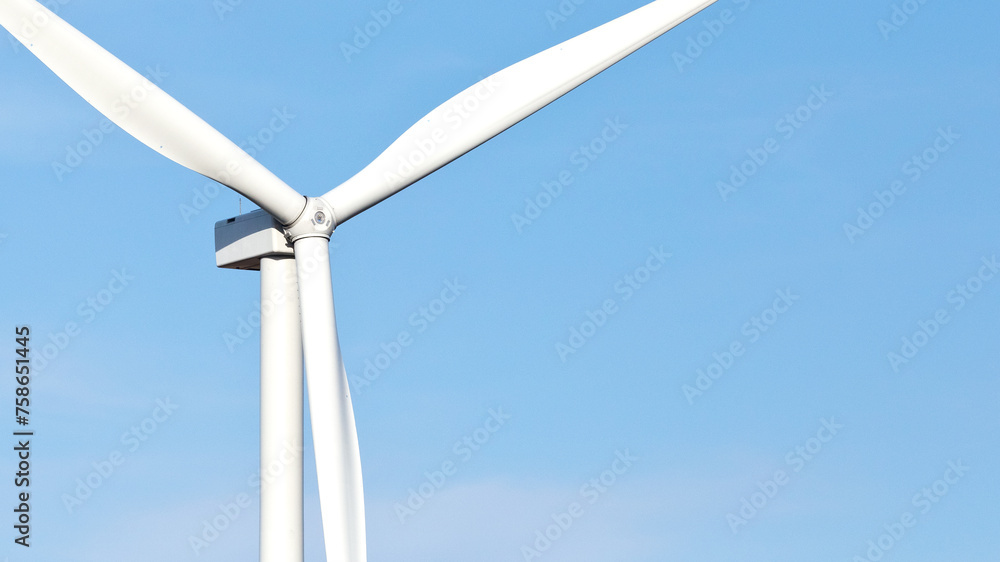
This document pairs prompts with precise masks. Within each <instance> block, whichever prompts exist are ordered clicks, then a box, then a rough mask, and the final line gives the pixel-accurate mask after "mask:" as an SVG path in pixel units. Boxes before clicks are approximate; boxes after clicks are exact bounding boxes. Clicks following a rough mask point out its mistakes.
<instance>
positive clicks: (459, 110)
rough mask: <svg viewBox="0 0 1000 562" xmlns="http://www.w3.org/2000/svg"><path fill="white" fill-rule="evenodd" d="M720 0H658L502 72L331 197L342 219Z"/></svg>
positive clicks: (441, 110)
mask: <svg viewBox="0 0 1000 562" xmlns="http://www.w3.org/2000/svg"><path fill="white" fill-rule="evenodd" d="M715 1H716V0H657V1H656V2H653V3H651V4H647V5H646V6H643V7H642V8H639V9H637V10H635V11H633V12H630V13H628V14H626V15H624V16H622V17H620V18H618V19H616V20H614V21H611V22H609V23H607V24H604V25H602V26H601V27H598V28H596V29H593V30H591V31H588V32H587V33H584V34H583V35H580V36H577V37H575V38H573V39H570V40H569V41H566V42H564V43H562V44H559V45H556V46H555V47H552V48H551V49H548V50H546V51H543V52H541V53H539V54H537V55H535V56H533V57H531V58H528V59H525V60H523V61H521V62H519V63H517V64H515V65H513V66H510V67H508V68H506V69H505V70H501V71H500V72H498V73H496V74H494V75H493V76H490V77H489V78H487V79H486V80H483V81H482V82H479V83H478V84H476V85H475V86H472V87H471V88H468V89H467V90H465V91H464V92H462V93H460V94H458V95H457V96H455V97H453V98H451V99H450V100H448V101H447V102H445V103H444V104H442V105H441V106H439V107H438V108H437V109H435V110H434V111H431V112H430V113H429V114H427V115H426V116H425V117H424V118H423V119H421V120H420V121H418V122H417V123H416V124H415V125H413V126H412V127H410V129H409V130H407V131H406V132H405V133H403V135H402V136H401V137H399V139H397V140H396V141H395V142H394V143H393V144H392V145H391V146H389V148H388V149H386V151H385V152H383V153H382V154H381V155H380V156H379V157H378V158H376V159H375V160H374V161H373V162H372V163H371V164H369V165H368V166H367V167H366V168H364V169H363V170H361V171H360V172H359V173H358V174H357V175H355V176H354V177H352V178H351V179H349V180H347V181H346V182H344V183H343V184H341V185H340V186H338V187H336V188H334V189H333V190H331V191H330V192H329V193H327V194H326V195H324V196H323V199H325V200H326V201H327V202H329V203H330V205H331V206H332V207H333V209H334V212H335V213H336V215H337V222H338V224H339V223H343V222H344V221H346V220H348V219H350V218H351V217H353V216H355V215H357V214H358V213H360V212H362V211H364V210H365V209H368V208H369V207H371V206H373V205H375V204H377V203H379V202H381V201H382V200H384V199H386V198H388V197H390V196H392V195H394V194H395V193H398V192H399V191H401V190H402V189H404V188H406V187H408V186H410V185H412V184H413V183H415V182H417V181H419V180H420V179H422V178H423V177H425V176H427V175H428V174H430V173H432V172H434V171H435V170H437V169H438V168H441V167H442V166H444V165H446V164H448V163H449V162H451V161H453V160H455V159H456V158H458V157H459V156H462V155H463V154H465V153H466V152H468V151H470V150H472V149H473V148H475V147H477V146H479V145H480V144H482V143H484V142H486V141H488V140H489V139H491V138H493V137H494V136H496V135H498V134H500V133H502V132H503V131H505V130H506V129H507V128H509V127H511V126H512V125H514V124H516V123H517V122H519V121H521V120H522V119H524V118H525V117H527V116H529V115H531V114H532V113H534V112H536V111H538V110H539V109H541V108H543V107H545V106H546V105H548V104H549V103H552V102H553V101H555V100H556V99H558V98H559V97H561V96H563V95H564V94H566V93H567V92H569V91H570V90H572V89H574V88H576V87H577V86H579V85H580V84H583V83H584V82H586V81H587V80H589V79H591V78H593V77H594V76H596V75H598V74H600V73H601V72H603V71H604V70H606V69H607V68H608V67H610V66H611V65H613V64H615V63H617V62H618V61H620V60H622V59H623V58H625V57H627V56H628V55H630V54H632V53H633V52H635V51H636V50H637V49H639V48H640V47H642V46H643V45H645V44H647V43H649V42H650V41H652V40H653V39H656V38H657V37H659V36H660V35H662V34H664V33H666V32H667V31H669V30H670V29H671V28H673V27H674V26H676V25H678V24H679V23H681V22H683V21H684V20H686V19H688V18H690V17H691V16H693V15H695V14H696V13H698V12H700V11H701V10H703V9H705V8H707V7H708V6H710V5H711V4H713V3H715Z"/></svg>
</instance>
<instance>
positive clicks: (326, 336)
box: [294, 238, 367, 562]
mask: <svg viewBox="0 0 1000 562" xmlns="http://www.w3.org/2000/svg"><path fill="white" fill-rule="evenodd" d="M329 244H330V242H329V240H327V239H326V238H301V239H299V240H297V241H295V245H294V248H295V262H296V264H297V275H298V281H299V303H300V307H301V312H302V347H303V351H304V354H305V366H306V381H307V385H308V388H309V412H310V417H311V419H312V434H313V447H314V448H315V450H316V473H317V477H318V480H319V500H320V508H321V511H322V513H323V535H324V537H325V540H326V559H327V560H330V561H331V562H334V561H335V562H364V561H365V560H366V559H367V554H366V549H365V506H364V491H363V489H362V482H361V453H360V450H359V448H358V432H357V429H356V427H355V425H354V408H353V406H352V405H351V391H350V388H349V387H348V383H347V372H346V370H345V369H344V363H343V361H342V360H341V357H340V344H339V342H338V341H337V323H336V319H335V318H334V313H333V289H332V284H331V279H330V254H329V251H330V250H329Z"/></svg>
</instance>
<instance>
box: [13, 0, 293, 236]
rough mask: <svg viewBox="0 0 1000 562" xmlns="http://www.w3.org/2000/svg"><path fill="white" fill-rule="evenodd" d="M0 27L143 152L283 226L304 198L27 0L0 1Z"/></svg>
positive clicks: (150, 86) (59, 20) (177, 103)
mask: <svg viewBox="0 0 1000 562" xmlns="http://www.w3.org/2000/svg"><path fill="white" fill-rule="evenodd" d="M0 25H2V26H3V27H4V28H6V29H7V31H9V32H10V33H11V34H12V35H13V36H14V37H15V38H17V40H18V41H20V42H21V43H23V44H24V46H25V47H27V48H28V50H30V51H31V52H32V53H34V54H35V56H37V57H38V58H39V59H40V60H41V61H42V62H43V63H45V65H46V66H48V67H49V68H50V69H52V71H53V72H55V74H56V75H57V76H58V77H59V78H61V79H62V80H63V81H64V82H66V84H68V85H69V87H70V88H73V89H74V90H76V92H77V93H78V94H80V95H81V96H82V97H83V99H85V100H87V102H89V103H90V104H91V105H93V106H94V107H95V108H97V110H98V111H100V112H101V113H103V114H104V115H105V116H106V117H108V118H109V119H111V120H112V121H113V122H114V123H115V124H117V125H118V126H119V127H121V128H122V129H124V130H125V131H127V132H128V133H129V134H130V135H132V136H133V137H135V138H137V139H138V140H139V141H141V142H142V143H143V144H145V145H147V146H149V147H150V148H152V149H153V150H156V151H157V152H159V153H160V154H162V155H164V156H166V157H167V158H169V159H171V160H173V161H174V162H177V163H178V164H180V165H182V166H185V167H187V168H190V169H191V170H194V171H195V172H198V173H199V174H202V175H205V176H208V177H210V178H212V179H214V180H216V181H218V182H219V183H222V184H223V185H226V186H228V187H230V188H232V189H234V190H235V191H237V192H239V193H241V194H243V195H244V196H246V198H247V199H250V200H251V201H253V202H254V203H256V204H257V205H259V206H260V207H261V208H262V209H264V210H265V211H267V212H268V213H271V214H272V215H273V216H274V217H275V218H277V219H278V220H279V221H281V222H282V223H284V224H290V223H291V222H292V221H294V220H295V219H296V218H298V216H299V213H301V212H302V209H303V208H304V207H305V198H304V197H302V196H301V195H299V194H298V193H297V192H296V191H295V190H294V189H292V188H291V187H289V186H288V185H286V184H285V183H284V182H282V181H281V180H280V179H278V177H277V176H275V175H274V174H272V173H271V172H270V171H268V170H267V168H265V167H264V166H262V165H261V164H260V163H259V162H257V161H256V160H254V159H253V158H251V157H250V155H248V154H247V153H246V152H244V151H243V150H242V149H241V148H240V147H238V146H236V144H234V143H233V142H232V141H230V140H229V139H227V138H226V137H225V136H223V135H222V133H220V132H218V131H216V130H215V129H213V128H212V127H211V126H210V125H209V124H208V123H205V122H204V121H203V120H202V119H201V118H200V117H198V116H197V115H195V114H194V113H192V112H191V111H190V110H189V109H188V108H186V107H184V106H183V105H181V104H180V103H179V102H178V101H177V100H175V99H174V98H172V97H170V96H169V95H167V94H166V93H165V92H163V90H161V89H160V88H158V87H157V86H156V85H155V84H153V83H152V82H151V81H150V80H148V79H147V78H145V77H143V76H142V75H141V74H139V73H138V72H136V71H134V70H132V69H131V68H130V67H129V66H128V65H126V64H125V63H123V62H122V61H120V60H118V59H117V58H116V57H115V56H114V55H112V54H111V53H109V52H107V51H105V50H104V49H103V48H102V47H101V46H100V45H98V44H97V43H95V42H93V41H92V40H90V38H88V37H87V36H86V35H84V34H82V33H80V32H79V31H77V30H76V29H75V28H74V27H73V26H71V25H69V24H68V23H66V22H65V21H63V20H62V19H60V18H59V16H57V15H55V14H54V13H52V12H51V11H50V10H49V9H48V8H46V7H45V6H42V5H41V4H39V3H38V2H35V1H34V0H0Z"/></svg>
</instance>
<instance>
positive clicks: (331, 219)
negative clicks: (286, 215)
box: [285, 197, 337, 242]
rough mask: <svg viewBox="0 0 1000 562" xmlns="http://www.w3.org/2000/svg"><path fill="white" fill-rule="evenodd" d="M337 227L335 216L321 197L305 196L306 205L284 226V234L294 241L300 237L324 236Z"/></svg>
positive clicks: (328, 237) (331, 232) (327, 237)
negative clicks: (293, 219) (295, 217)
mask: <svg viewBox="0 0 1000 562" xmlns="http://www.w3.org/2000/svg"><path fill="white" fill-rule="evenodd" d="M336 228H337V217H336V215H335V214H334V212H333V207H331V206H330V204H329V203H327V202H326V201H325V200H324V199H323V198H322V197H306V207H305V209H303V210H302V213H301V214H300V215H299V218H297V219H295V222H293V223H292V224H290V225H288V226H286V227H285V236H286V237H287V238H288V240H289V241H291V242H295V241H296V240H299V239H302V238H326V239H327V240H329V239H330V235H332V234H333V231H334V230H336Z"/></svg>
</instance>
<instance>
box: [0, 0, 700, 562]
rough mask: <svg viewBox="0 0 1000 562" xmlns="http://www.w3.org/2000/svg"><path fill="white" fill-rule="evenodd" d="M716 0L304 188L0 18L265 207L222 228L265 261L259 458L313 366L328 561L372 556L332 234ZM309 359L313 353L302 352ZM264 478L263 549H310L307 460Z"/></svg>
mask: <svg viewBox="0 0 1000 562" xmlns="http://www.w3.org/2000/svg"><path fill="white" fill-rule="evenodd" d="M715 1H716V0H657V1H655V2H652V3H650V4H647V5H645V6H643V7H641V8H638V9H636V10H635V11H632V12H630V13H628V14H626V15H624V16H621V17H619V18H618V19H616V20H613V21H611V22H609V23H607V24H604V25H602V26H600V27H598V28H596V29H593V30H591V31H589V32H587V33H584V34H582V35H580V36H577V37H575V38H573V39H570V40H568V41H566V42H564V43H561V44H559V45H556V46H555V47H552V48H550V49H548V50H546V51H543V52H541V53H539V54H537V55H535V56H533V57H530V58H528V59H525V60H523V61H521V62H519V63H517V64H514V65H513V66H510V67H508V68H506V69H504V70H501V71H500V72H498V73H496V74H494V75H492V76H490V77H489V78H487V79H485V80H482V81H480V82H479V83H477V84H475V85H473V86H471V87H470V88H468V89H466V90H465V91H463V92H461V93H459V94H458V95H456V96H455V97H453V98H451V99H450V100H448V101H447V102H445V103H444V104H442V105H441V106H439V107H438V108H436V109H434V110H433V111H431V112H430V113H428V114H427V115H426V116H425V117H423V118H422V119H420V120H419V121H418V122H417V123H416V124H414V125H413V126H412V127H410V129H408V130H407V131H406V132H405V133H403V135H402V136H400V137H399V139H397V140H396V141H395V142H393V143H392V144H391V145H390V146H389V148H388V149H386V150H385V152H383V153H382V154H381V155H380V156H378V157H377V158H376V159H375V160H374V161H373V162H372V163H371V164H369V165H368V166H367V167H365V168H364V169H363V170H361V171H360V172H358V173H357V174H356V175H355V176H353V177H351V178H350V179H348V180H347V181H345V182H344V183H342V184H340V185H339V186H337V187H335V188H334V189H332V190H330V191H328V192H327V193H325V194H323V195H321V196H318V197H304V196H302V195H300V194H299V193H298V192H297V191H295V190H294V189H292V188H291V187H289V186H288V185H287V184H285V183H284V182H283V181H281V180H280V179H279V178H278V177H276V176H275V175H274V174H272V173H271V172H270V171H268V170H267V169H266V168H264V166H262V165H261V164H260V163H258V162H257V161H256V160H254V159H253V158H251V157H250V156H249V155H248V154H247V153H246V152H244V151H243V150H242V149H240V148H239V147H238V146H237V145H236V144H234V143H233V142H232V141H230V140H229V139H227V138H226V137H225V136H223V135H222V134H221V133H219V132H218V131H216V130H215V129H214V128H212V127H211V126H210V125H208V124H207V123H206V122H205V121H203V120H202V119H201V118H199V117H198V116H197V115H195V114H194V113H192V112H191V111H190V110H189V109H187V108H186V107H184V106H183V105H181V104H180V103H179V102H177V101H176V100H174V99H173V98H172V97H170V96H169V95H167V94H166V93H165V92H163V91H162V90H161V89H160V88H158V87H157V86H156V85H155V84H153V83H152V82H150V81H149V80H148V79H146V78H145V77H143V76H142V75H140V74H139V73H137V72H135V71H134V70H132V69H131V68H129V67H128V66H127V65H126V64H125V63H123V62H122V61H120V60H118V59H117V58H116V57H115V56H114V55H112V54H110V53H109V52H107V51H106V50H104V49H103V48H101V47H100V46H99V45H97V44H96V43H94V42H93V41H92V40H90V39H89V38H88V37H87V36H85V35H83V34H82V33H80V32H79V31H77V30H76V29H75V28H73V27H72V26H70V25H69V24H68V23H66V22H65V21H63V20H62V19H60V18H59V17H58V16H56V15H55V14H54V13H52V12H51V11H50V10H48V9H47V8H46V7H44V6H43V5H41V4H40V3H38V2H37V1H35V0H0V25H2V26H3V27H4V28H6V29H7V30H8V31H9V32H10V33H11V34H13V35H14V37H15V38H17V39H18V40H19V41H20V42H21V43H23V44H24V45H25V46H26V47H27V48H28V49H29V50H30V51H31V52H32V53H34V54H35V56H37V57H38V58H39V59H40V60H41V61H42V62H43V63H44V64H45V65H46V66H48V67H49V68H50V69H51V70H52V71H53V72H55V74H56V75H57V76H59V78H61V79H62V80H63V81H64V82H66V83H67V84H68V85H69V86H70V87H71V88H72V89H73V90H75V91H76V92H77V93H78V94H80V95H81V96H82V97H83V98H84V99H85V100H86V101H87V102H89V103H90V104H91V105H93V106H94V107H95V108H97V109H98V110H99V111H100V112H101V113H103V114H104V115H105V116H107V117H108V118H110V119H111V120H112V121H113V122H114V123H115V124H117V125H118V126H119V127H121V128H122V129H124V130H125V131H127V132H128V133H129V134H131V135H132V136H133V137H135V138H136V139H138V140H139V141H141V142H142V143H144V144H146V145H147V146H149V147H150V148H152V149H154V150H156V151H157V152H159V153H160V154H163V155H164V156H166V157H167V158H169V159H171V160H173V161H174V162H177V163H178V164H181V165H182V166H185V167H187V168H189V169H191V170H193V171H195V172H198V173H200V174H202V175H205V176H207V177H209V178H212V179H214V180H216V181H218V182H219V183H221V184H223V185H225V186H227V187H229V188H231V189H233V190H234V191H236V192H238V193H240V194H241V195H243V196H245V197H246V198H248V199H250V200H251V201H253V202H254V203H256V204H257V205H258V206H259V207H260V208H261V211H257V212H254V213H249V214H247V215H242V216H240V217H236V218H232V219H228V220H226V221H221V222H219V223H217V225H216V262H217V265H218V266H219V267H227V268H234V269H249V270H260V272H261V295H262V301H263V300H265V299H266V300H267V302H269V304H271V305H272V306H271V309H270V311H268V312H267V313H265V314H262V319H261V323H262V325H261V467H262V468H266V467H267V466H268V465H269V464H270V463H272V462H275V461H280V460H281V459H280V456H281V453H282V451H283V449H284V448H285V447H286V444H287V443H292V444H301V443H302V417H303V407H302V406H303V404H302V370H303V363H304V367H305V374H306V378H307V382H308V397H309V404H310V412H311V423H312V427H313V446H314V448H315V453H316V455H315V456H316V469H317V475H318V481H319V494H320V504H321V512H322V519H323V533H324V539H325V545H326V555H327V560H329V561H331V562H334V561H337V562H359V561H364V560H366V556H367V555H366V547H365V514H364V496H363V492H362V479H361V457H360V452H359V448H358V437H357V431H356V428H355V424H354V410H353V406H352V404H351V395H350V390H349V387H348V382H347V375H346V372H345V369H344V364H343V362H342V360H341V356H340V347H339V343H338V339H337V327H336V320H335V317H334V309H333V289H332V283H331V275H330V254H329V241H330V236H331V235H332V233H333V231H334V229H335V228H336V227H338V226H339V225H341V224H343V223H344V222H346V221H347V220H349V219H351V218H353V217H354V216H356V215H358V214H359V213H362V212H363V211H365V210H366V209H368V208H370V207H372V206H374V205H376V204H378V203H379V202H381V201H383V200H385V199H387V198H389V197H391V196H392V195H393V194H395V193H398V192H399V191H401V190H403V189H405V188H406V187H408V186H410V185H412V184H413V183H415V182H417V181H419V180H420V179H422V178H423V177H425V176H427V175H428V174H431V173H432V172H434V171H435V170H437V169H439V168H441V167H442V166H445V165H446V164H448V163H450V162H451V161H453V160H455V159H456V158H458V157H460V156H462V155H463V154H465V153H466V152H468V151H470V150H472V149H473V148H475V147H477V146H479V145H480V144H482V143H484V142H486V141H487V140H489V139H491V138H493V137H494V136H496V135H497V134H499V133H501V132H503V131H504V130H506V129H507V128H509V127H511V126H513V125H514V124H516V123H518V122H519V121H521V120H522V119H524V118H525V117H527V116H529V115H531V114H532V113H534V112H536V111H538V110H539V109H541V108H542V107H544V106H546V105H548V104H549V103H551V102H553V101H554V100H556V99H557V98H559V97H561V96H563V95H564V94H566V93H567V92H569V91H570V90H572V89H574V88H576V87H577V86H579V85H580V84H582V83H584V82H586V81H587V80H589V79H591V78H593V77H594V76H596V75H597V74H599V73H601V72H602V71H604V70H605V69H607V68H608V67H610V66H611V65H613V64H615V63H617V62H618V61H620V60H622V59H623V58H625V57H626V56H628V55H630V54H631V53H633V52H635V51H636V50H637V49H639V48H640V47H642V46H644V45H646V44H647V43H649V42H650V41H652V40H653V39H655V38H657V37H659V36H660V35H662V34H663V33H665V32H667V31H668V30H670V29H671V28H673V27H674V26H676V25H678V24H680V23H681V22H683V21H684V20H686V19H688V18H690V17H691V16H693V15H695V14H696V13H698V12H700V11H701V10H703V9H705V8H706V7H708V6H710V5H711V4H713V3H715ZM303 358H304V361H303ZM284 462H286V465H287V464H290V465H291V466H286V469H287V470H286V473H290V474H291V476H290V477H287V478H282V479H280V480H279V481H276V482H273V483H270V482H264V483H262V496H261V539H260V540H261V558H260V559H261V560H262V561H264V562H276V561H283V562H288V561H291V562H295V561H301V560H302V462H301V456H299V457H298V458H295V459H293V460H292V461H291V463H288V462H287V461H284Z"/></svg>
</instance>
